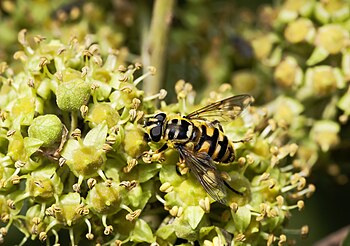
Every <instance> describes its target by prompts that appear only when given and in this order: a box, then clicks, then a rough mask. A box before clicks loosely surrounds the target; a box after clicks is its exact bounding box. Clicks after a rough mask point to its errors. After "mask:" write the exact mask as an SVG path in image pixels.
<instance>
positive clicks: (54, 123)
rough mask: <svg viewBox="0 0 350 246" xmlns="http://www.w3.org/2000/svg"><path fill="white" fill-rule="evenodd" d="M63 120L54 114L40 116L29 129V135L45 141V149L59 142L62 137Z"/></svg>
mask: <svg viewBox="0 0 350 246" xmlns="http://www.w3.org/2000/svg"><path fill="white" fill-rule="evenodd" d="M62 129H63V125H62V123H61V120H60V119H59V118H58V117H57V116H56V115H53V114H46V115H41V116H38V117H37V118H35V119H34V120H33V123H32V124H31V125H30V126H29V128H28V135H29V137H31V138H37V139H40V140H41V141H43V147H49V146H52V145H53V144H54V143H56V142H59V141H60V140H61V136H62Z"/></svg>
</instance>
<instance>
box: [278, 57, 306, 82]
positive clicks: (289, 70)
mask: <svg viewBox="0 0 350 246" xmlns="http://www.w3.org/2000/svg"><path fill="white" fill-rule="evenodd" d="M302 78H303V72H302V70H301V68H300V66H299V65H298V63H297V61H296V60H295V59H294V58H292V57H286V58H285V59H284V60H283V61H282V62H280V63H279V64H278V65H277V67H276V68H275V71H274V79H275V81H276V83H277V84H278V85H280V86H282V87H285V88H290V87H293V86H297V85H300V84H301V82H302Z"/></svg>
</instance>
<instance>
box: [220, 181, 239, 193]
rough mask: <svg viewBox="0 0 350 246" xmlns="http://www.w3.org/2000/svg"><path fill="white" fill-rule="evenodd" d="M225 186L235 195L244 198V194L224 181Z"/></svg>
mask: <svg viewBox="0 0 350 246" xmlns="http://www.w3.org/2000/svg"><path fill="white" fill-rule="evenodd" d="M224 184H225V186H226V187H227V188H229V189H230V190H231V191H233V192H234V193H236V194H237V195H240V196H243V193H242V192H240V191H238V190H235V189H233V188H232V187H231V185H230V184H229V183H227V182H226V180H224Z"/></svg>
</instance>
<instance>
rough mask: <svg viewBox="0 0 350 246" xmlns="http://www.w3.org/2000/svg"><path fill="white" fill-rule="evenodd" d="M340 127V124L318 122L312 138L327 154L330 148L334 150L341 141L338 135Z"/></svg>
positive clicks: (327, 121) (325, 121)
mask: <svg viewBox="0 0 350 246" xmlns="http://www.w3.org/2000/svg"><path fill="white" fill-rule="evenodd" d="M339 131H340V126H339V124H338V123H336V122H333V121H329V120H322V121H317V122H316V123H315V124H314V125H313V127H312V129H311V133H310V134H311V137H312V139H313V140H314V141H316V143H317V144H318V145H319V146H320V147H321V149H322V151H324V152H326V151H328V150H329V149H330V148H334V147H335V146H336V145H337V144H338V143H339V141H340V139H339V136H338V133H339Z"/></svg>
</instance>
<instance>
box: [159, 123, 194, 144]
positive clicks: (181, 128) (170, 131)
mask: <svg viewBox="0 0 350 246" xmlns="http://www.w3.org/2000/svg"><path fill="white" fill-rule="evenodd" d="M192 132H193V124H192V122H191V121H189V120H187V119H185V118H182V117H179V116H177V117H174V118H172V119H169V120H168V122H167V124H166V129H165V132H164V139H166V140H169V141H173V142H176V143H183V142H187V141H189V140H190V138H191V137H192Z"/></svg>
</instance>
